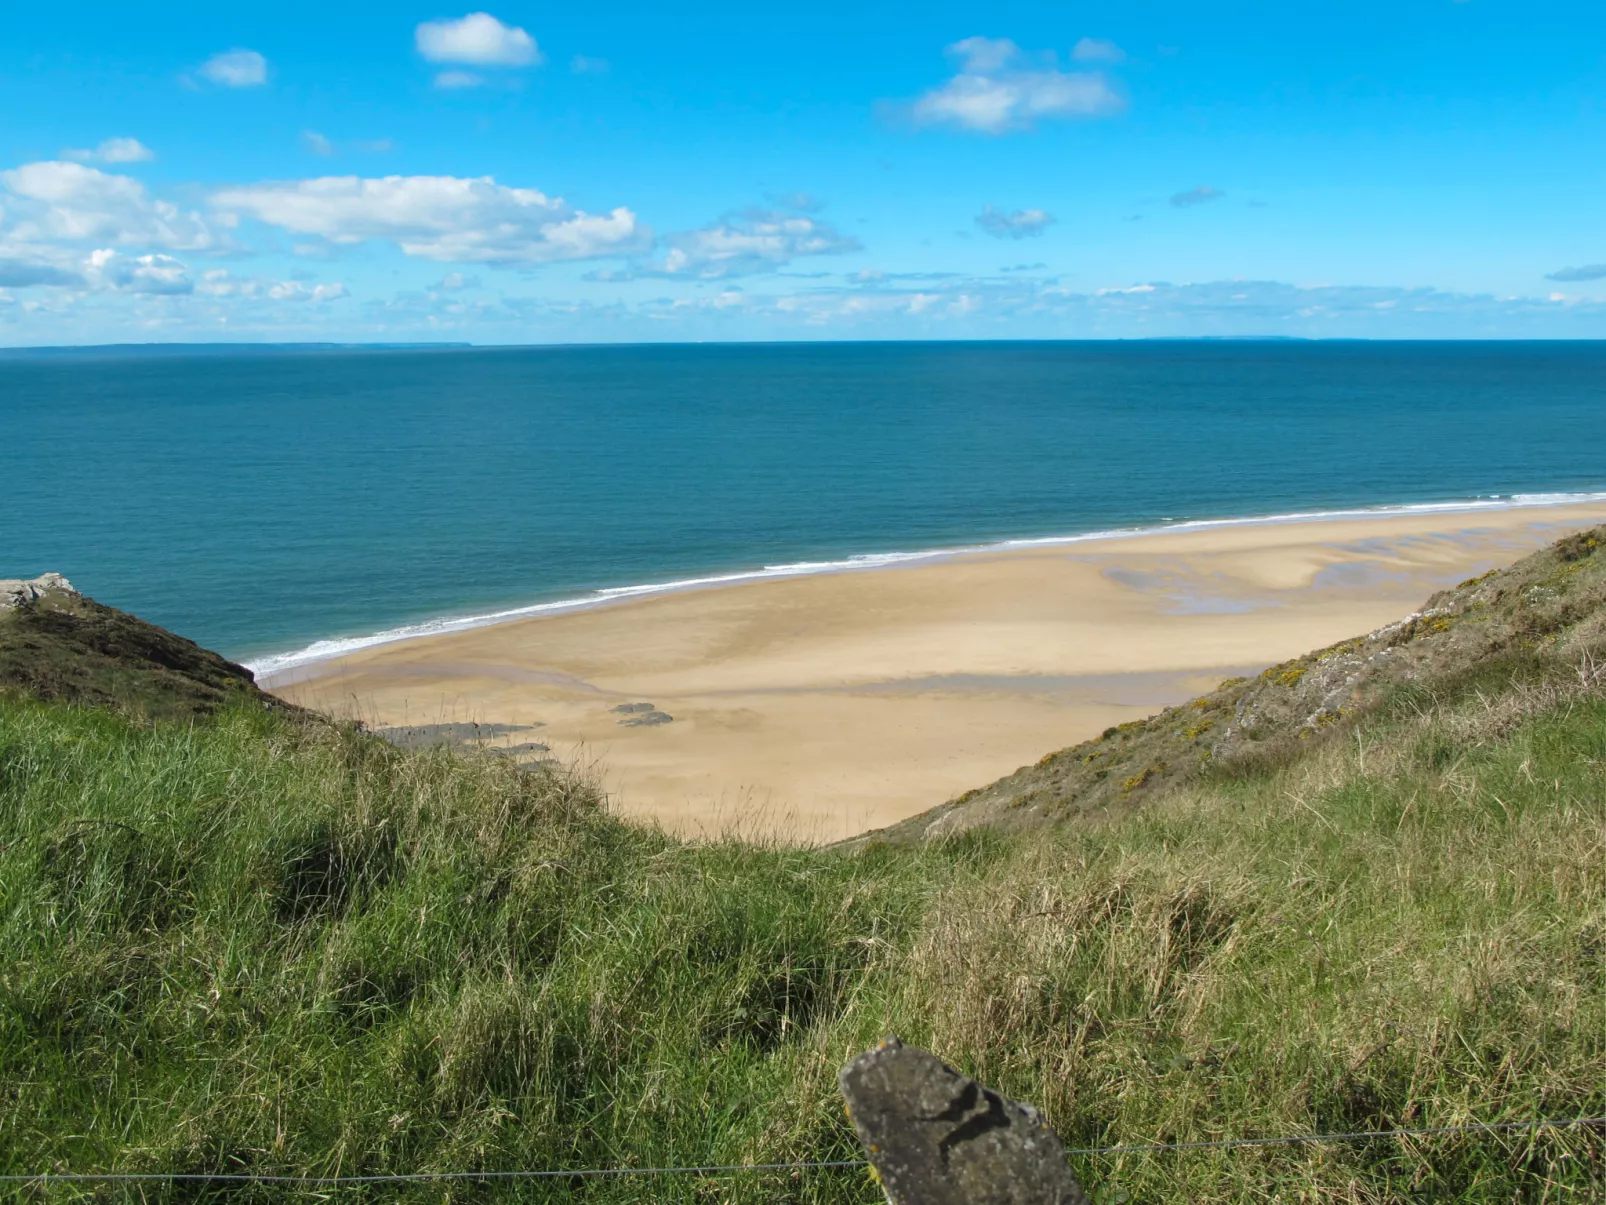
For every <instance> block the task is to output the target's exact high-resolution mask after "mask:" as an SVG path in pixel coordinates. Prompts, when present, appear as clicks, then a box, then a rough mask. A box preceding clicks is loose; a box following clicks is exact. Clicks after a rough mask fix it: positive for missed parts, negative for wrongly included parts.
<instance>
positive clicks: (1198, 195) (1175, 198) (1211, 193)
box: [1171, 184, 1227, 209]
mask: <svg viewBox="0 0 1606 1205" xmlns="http://www.w3.org/2000/svg"><path fill="white" fill-rule="evenodd" d="M1226 195H1227V194H1226V193H1224V192H1222V191H1221V190H1220V189H1219V188H1211V187H1210V185H1208V184H1201V185H1199V186H1198V187H1197V188H1190V189H1188V191H1187V192H1179V193H1173V194H1172V196H1171V204H1172V205H1173V206H1175V207H1176V208H1177V209H1192V208H1193V207H1194V206H1196V205H1207V204H1209V203H1210V202H1211V201H1219V200H1220V199H1221V198H1222V197H1224V196H1226Z"/></svg>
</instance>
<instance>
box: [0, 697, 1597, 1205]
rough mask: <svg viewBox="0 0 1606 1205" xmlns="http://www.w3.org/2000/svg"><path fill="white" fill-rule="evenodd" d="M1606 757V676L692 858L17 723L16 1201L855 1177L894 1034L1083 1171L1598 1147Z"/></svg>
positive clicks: (213, 752)
mask: <svg viewBox="0 0 1606 1205" xmlns="http://www.w3.org/2000/svg"><path fill="white" fill-rule="evenodd" d="M1485 685H1487V684H1485ZM1480 689H1482V688H1480ZM1603 763H1606V701H1603V699H1602V697H1601V693H1600V691H1599V688H1598V684H1597V683H1596V682H1595V681H1594V679H1592V678H1590V677H1589V675H1588V674H1586V675H1584V677H1583V678H1581V679H1579V680H1577V681H1576V682H1569V680H1567V679H1566V678H1565V677H1561V676H1558V677H1554V678H1551V679H1546V680H1542V681H1535V682H1533V683H1531V684H1529V685H1527V686H1518V687H1512V686H1510V685H1509V684H1506V683H1501V684H1499V686H1498V688H1496V687H1492V686H1490V687H1488V689H1487V690H1484V691H1483V693H1481V694H1480V693H1479V690H1473V689H1470V688H1469V690H1468V692H1467V693H1466V694H1465V696H1464V697H1462V698H1460V699H1459V701H1452V702H1440V701H1438V700H1434V699H1432V698H1423V697H1412V698H1405V697H1402V698H1401V700H1400V701H1399V702H1398V703H1397V705H1396V706H1394V707H1392V708H1390V709H1387V710H1386V711H1385V712H1384V713H1382V714H1381V715H1379V716H1378V717H1376V718H1374V719H1373V720H1371V721H1369V722H1367V723H1366V724H1364V725H1363V726H1361V727H1360V728H1357V729H1354V730H1350V731H1348V732H1343V733H1340V734H1338V736H1337V738H1336V739H1334V740H1332V741H1330V742H1326V743H1322V744H1319V746H1318V747H1316V748H1313V749H1311V750H1310V751H1309V753H1308V754H1307V755H1306V756H1304V757H1302V758H1300V759H1299V760H1297V761H1295V762H1293V763H1291V764H1287V765H1282V766H1275V767H1261V768H1258V769H1254V770H1248V771H1240V772H1239V773H1238V774H1237V775H1236V776H1234V775H1232V774H1229V773H1227V772H1225V771H1223V772H1219V773H1217V774H1216V775H1215V776H1213V777H1212V778H1211V779H1210V780H1209V781H1207V782H1203V783H1200V784H1197V785H1196V786H1194V787H1192V788H1190V789H1188V790H1187V791H1185V792H1181V793H1176V792H1174V793H1172V794H1170V795H1168V796H1165V797H1163V798H1161V799H1158V800H1156V801H1154V802H1153V803H1151V804H1149V805H1147V806H1146V807H1145V808H1144V809H1143V810H1141V811H1137V812H1132V813H1127V814H1125V815H1111V816H1109V817H1107V818H1103V819H1093V820H1089V821H1086V822H1081V823H1078V824H1075V825H1070V826H1066V827H1063V828H1061V829H1057V830H1045V831H1043V832H1041V833H1038V834H1035V835H1030V834H1028V835H1021V836H1017V837H1014V838H1011V839H1008V840H1005V839H1002V838H991V837H987V836H985V835H975V836H970V837H967V838H964V839H960V840H956V841H954V842H951V843H949V844H946V845H942V846H934V847H928V848H924V849H905V848H896V849H895V848H888V847H885V846H876V845H871V846H870V847H868V848H866V849H863V850H861V851H859V852H857V853H854V854H851V855H846V854H840V853H833V852H827V851H804V850H784V849H755V848H753V847H751V846H744V845H740V844H737V843H713V844H704V845H698V846H689V845H683V844H679V843H676V842H674V841H671V840H669V839H667V838H665V837H662V836H659V835H656V834H653V833H650V832H646V831H643V830H640V829H636V828H632V827H629V826H626V825H624V824H621V823H619V822H617V821H616V820H614V819H613V818H611V817H610V816H609V815H608V814H607V813H606V811H605V809H604V808H602V807H601V806H600V805H599V803H598V800H597V797H596V795H595V793H594V791H593V790H592V789H591V788H589V787H588V786H587V785H585V784H584V783H582V782H577V781H575V780H572V779H569V778H566V777H564V776H561V775H555V774H553V775H548V774H528V773H519V772H517V771H516V770H514V769H513V768H512V767H510V766H507V765H505V764H502V763H499V762H496V761H494V760H491V759H463V758H457V757H453V756H450V755H447V754H444V753H439V752H437V753H403V752H400V751H397V750H394V749H391V748H389V747H388V746H385V745H382V744H381V743H379V742H377V741H375V740H373V739H372V738H369V737H365V736H363V735H361V734H359V733H354V732H350V731H342V730H339V729H335V728H332V727H330V728H325V727H320V726H316V725H307V724H304V723H300V722H297V721H295V720H294V719H292V718H286V717H279V716H273V715H270V714H264V713H263V712H261V711H260V710H255V709H250V708H246V707H239V708H236V709H233V710H230V711H227V712H225V713H224V714H223V715H221V716H220V717H218V718H216V719H214V720H211V721H206V722H203V723H201V724H198V725H195V726H181V725H176V724H169V725H157V726H154V727H153V726H149V725H142V724H140V723H137V722H134V721H130V720H126V719H122V718H118V717H117V716H114V715H112V714H109V713H105V712H98V711H93V710H86V709H77V708H71V707H66V706H62V705H45V704H38V703H27V702H18V701H14V700H0V1172H13V1173H14V1172H31V1171H40V1170H89V1169H108V1168H117V1169H121V1170H130V1171H156V1170H173V1171H190V1172H195V1171H202V1172H204V1171H261V1172H288V1173H314V1174H326V1173H376V1172H411V1171H440V1170H455V1169H467V1168H473V1169H510V1168H552V1167H604V1166H621V1165H625V1166H630V1165H634V1166H642V1165H661V1164H707V1163H745V1162H754V1161H777V1160H794V1159H795V1160H806V1159H838V1158H853V1157H856V1156H857V1154H858V1151H857V1148H856V1144H855V1143H854V1140H853V1136H852V1133H851V1130H850V1129H849V1127H848V1125H847V1123H846V1121H845V1119H844V1118H843V1116H842V1112H841V1106H840V1102H839V1099H838V1097H837V1094H836V1086H835V1073H836V1070H837V1069H838V1068H839V1067H840V1066H841V1064H842V1063H843V1062H845V1061H846V1059H847V1058H848V1057H849V1056H850V1055H851V1054H853V1053H856V1052H857V1051H858V1050H860V1049H863V1048H864V1047H866V1046H868V1045H869V1044H871V1043H872V1042H873V1041H875V1040H876V1039H877V1038H879V1037H881V1036H883V1035H885V1034H887V1033H891V1032H896V1033H898V1034H899V1035H900V1036H902V1037H903V1038H904V1039H905V1040H906V1041H909V1042H912V1043H916V1044H920V1045H925V1046H929V1047H930V1048H932V1049H934V1050H936V1051H937V1052H938V1053H940V1054H942V1055H943V1056H944V1057H945V1058H947V1059H948V1060H949V1061H951V1062H954V1063H955V1064H957V1065H959V1066H961V1067H963V1068H964V1069H966V1070H968V1071H970V1072H972V1073H974V1074H976V1075H978V1076H980V1077H981V1078H982V1079H984V1080H985V1081H986V1082H988V1083H989V1084H991V1085H993V1086H996V1087H998V1088H999V1089H1001V1090H1003V1091H1005V1092H1007V1093H1009V1094H1011V1095H1014V1096H1017V1097H1019V1098H1021V1099H1025V1100H1028V1101H1031V1102H1033V1103H1035V1104H1038V1105H1040V1106H1042V1107H1043V1108H1044V1109H1045V1111H1046V1112H1047V1113H1048V1115H1049V1118H1050V1120H1051V1121H1052V1122H1053V1124H1054V1125H1055V1126H1056V1128H1058V1130H1059V1131H1060V1133H1061V1134H1062V1135H1063V1136H1064V1137H1065V1138H1066V1140H1067V1142H1068V1143H1069V1144H1071V1145H1074V1146H1084V1145H1088V1146H1091V1145H1105V1144H1111V1143H1117V1142H1122V1143H1127V1144H1136V1143H1145V1142H1153V1141H1166V1140H1194V1139H1207V1138H1217V1137H1230V1136H1258V1135H1271V1134H1287V1133H1299V1132H1306V1131H1310V1130H1329V1129H1340V1130H1347V1129H1355V1128H1363V1129H1371V1128H1385V1127H1393V1126H1438V1125H1453V1124H1457V1123H1461V1122H1466V1121H1502V1120H1510V1119H1526V1118H1533V1117H1537V1116H1571V1115H1580V1114H1590V1115H1601V1114H1606V789H1603V788H1606V770H1603ZM1603 1160H1606V1143H1603V1138H1602V1134H1601V1133H1600V1131H1595V1132H1593V1133H1590V1132H1586V1131H1572V1132H1561V1133H1542V1134H1474V1135H1457V1136H1445V1137H1434V1138H1424V1139H1419V1140H1412V1141H1409V1142H1401V1141H1396V1140H1377V1141H1371V1142H1366V1143H1360V1144H1352V1145H1340V1146H1305V1147H1267V1148H1256V1149H1250V1150H1237V1151H1196V1152H1181V1153H1170V1154H1161V1155H1145V1154H1128V1155H1123V1156H1102V1157H1099V1158H1095V1159H1087V1158H1081V1159H1078V1160H1077V1161H1076V1162H1077V1169H1078V1172H1079V1174H1080V1175H1081V1176H1082V1178H1083V1179H1084V1181H1085V1182H1086V1183H1087V1184H1088V1185H1089V1186H1090V1187H1091V1188H1092V1189H1093V1190H1094V1192H1095V1194H1096V1195H1097V1197H1098V1199H1100V1200H1103V1201H1108V1202H1117V1201H1122V1200H1128V1199H1130V1200H1134V1201H1138V1200H1141V1201H1175V1202H1178V1203H1179V1205H1180V1203H1182V1202H1188V1203H1190V1205H1191V1203H1195V1202H1246V1201H1272V1200H1276V1201H1299V1200H1313V1201H1314V1200H1322V1201H1357V1202H1363V1201H1364V1202H1372V1201H1407V1200H1410V1201H1420V1200H1455V1201H1467V1202H1491V1203H1492V1202H1496V1201H1500V1202H1509V1201H1512V1200H1522V1201H1581V1200H1586V1199H1597V1198H1598V1196H1599V1194H1600V1192H1601V1185H1602V1183H1603ZM288 1195H293V1194H292V1193H291V1192H290V1190H287V1189H283V1188H278V1189H266V1188H258V1189H245V1190H242V1189H239V1188H234V1187H230V1188H224V1187H222V1186H216V1185H214V1186H206V1185H195V1184H190V1185H187V1186H178V1187H173V1186H164V1185H162V1184H155V1185H146V1186H143V1187H142V1188H141V1189H140V1190H139V1191H138V1192H134V1191H132V1190H130V1191H129V1192H128V1193H125V1194H119V1193H117V1192H114V1191H110V1190H105V1189H102V1190H99V1191H98V1192H97V1191H95V1190H92V1189H87V1188H86V1189H81V1190H80V1189H76V1188H73V1187H70V1186H54V1187H51V1188H48V1189H42V1188H32V1189H27V1190H19V1196H21V1197H23V1198H25V1199H28V1200H47V1199H49V1200H67V1199H76V1198H78V1197H90V1196H95V1197H97V1199H102V1198H103V1199H135V1198H136V1197H137V1198H138V1199H141V1200H146V1199H150V1200H175V1201H177V1200H192V1199H200V1198H210V1197H222V1196H228V1197H230V1198H232V1199H242V1200H254V1199H258V1198H261V1199H266V1198H268V1197H282V1196H288ZM307 1195H311V1194H307ZM323 1195H328V1194H323ZM337 1195H338V1196H339V1197H340V1199H343V1200H354V1199H364V1200H368V1199H372V1200H384V1201H392V1200H399V1199H418V1200H439V1199H453V1200H491V1199H496V1200H507V1199H529V1200H568V1199H584V1200H586V1201H601V1202H607V1201H637V1200H643V1199H654V1200H664V1201H686V1202H725V1201H731V1202H736V1201H743V1202H745V1201H754V1202H757V1201H793V1202H828V1201H829V1202H852V1201H862V1202H867V1203H868V1202H873V1201H876V1200H878V1199H879V1190H878V1189H876V1188H875V1187H874V1186H873V1185H872V1184H871V1183H869V1182H868V1181H867V1179H866V1178H865V1177H864V1175H863V1173H862V1172H857V1171H849V1172H808V1173H801V1174H780V1173H754V1174H747V1175H745V1176H739V1177H736V1178H731V1179H715V1178H708V1179H704V1178H699V1177H679V1178H667V1179H658V1180H651V1181H646V1180H629V1181H588V1182H584V1183H582V1182H578V1181H562V1182H542V1183H534V1184H528V1183H527V1184H524V1185H522V1186H516V1187H514V1186H507V1185H502V1186H487V1185H482V1184H472V1183H471V1184H460V1185H456V1186H452V1187H444V1186H441V1185H430V1186H414V1187H411V1188H402V1189H397V1188H390V1187H386V1188H383V1189H380V1188H373V1189H359V1188H353V1189H343V1190H341V1191H340V1192H339V1193H338V1194H337Z"/></svg>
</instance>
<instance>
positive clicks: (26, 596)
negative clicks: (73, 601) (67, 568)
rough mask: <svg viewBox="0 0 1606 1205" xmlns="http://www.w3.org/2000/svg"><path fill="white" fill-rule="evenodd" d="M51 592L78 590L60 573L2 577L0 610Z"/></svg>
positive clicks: (72, 591) (0, 581) (19, 604)
mask: <svg viewBox="0 0 1606 1205" xmlns="http://www.w3.org/2000/svg"><path fill="white" fill-rule="evenodd" d="M51 593H56V594H77V593H78V591H76V590H74V589H73V588H72V583H71V582H69V581H68V580H67V579H66V578H64V577H62V576H61V574H59V573H41V574H40V575H39V576H38V577H34V578H21V577H0V611H4V610H7V609H8V608H11V607H20V606H22V604H23V603H29V602H33V601H34V600H36V599H40V598H43V597H44V596H45V595H47V594H51Z"/></svg>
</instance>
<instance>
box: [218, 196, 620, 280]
mask: <svg viewBox="0 0 1606 1205" xmlns="http://www.w3.org/2000/svg"><path fill="white" fill-rule="evenodd" d="M212 204H213V205H214V206H215V207H216V208H217V209H218V210H219V211H221V212H223V213H227V214H233V215H236V216H239V217H249V218H255V219H256V220H258V221H260V222H265V223H267V224H268V225H271V226H278V227H280V228H281V229H284V230H288V231H290V232H292V233H294V234H303V235H315V236H317V237H319V238H323V239H326V240H328V241H329V242H330V243H335V244H348V245H349V244H355V243H360V242H363V241H365V240H368V239H382V240H385V241H388V242H392V243H394V244H396V246H398V247H399V248H400V249H401V250H402V251H403V252H404V253H406V254H407V255H412V256H417V257H418V258H420V259H431V260H438V261H441V262H444V263H466V264H493V265H504V266H506V265H521V264H522V265H529V264H544V263H552V262H555V261H558V260H575V259H591V258H596V257H599V256H605V255H620V254H627V253H630V252H634V251H639V250H641V249H643V248H644V247H645V246H646V245H647V244H648V243H649V242H650V239H651V234H650V232H649V231H647V230H646V229H645V228H644V227H643V226H641V225H640V223H638V222H637V220H636V215H635V214H634V213H632V212H631V211H630V210H629V209H626V208H624V207H622V206H621V207H619V208H617V209H614V210H613V211H611V212H610V213H606V214H590V213H585V212H582V211H580V210H575V209H571V208H570V207H569V206H568V205H567V204H565V203H564V201H563V199H562V198H561V197H548V196H547V195H546V194H545V193H542V192H539V191H537V190H536V189H533V188H509V187H507V186H505V185H502V184H498V183H497V182H496V181H495V180H494V179H492V178H491V177H490V176H482V177H479V178H477V179H464V178H461V177H457V176H385V177H383V178H378V179H372V178H367V179H365V178H362V177H358V176H325V177H322V178H320V179H315V180H290V181H280V182H273V183H267V184H256V185H246V186H242V187H237V188H227V189H223V190H222V191H220V192H218V193H216V194H214V195H213V197H212Z"/></svg>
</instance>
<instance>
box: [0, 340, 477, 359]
mask: <svg viewBox="0 0 1606 1205" xmlns="http://www.w3.org/2000/svg"><path fill="white" fill-rule="evenodd" d="M473 347H474V344H472V343H85V344H59V345H51V346H44V347H0V359H15V360H27V359H34V358H40V359H58V358H65V357H69V356H84V357H95V358H102V357H105V358H115V357H118V356H125V357H129V358H134V357H154V356H239V355H264V354H280V353H286V354H293V353H296V352H316V351H325V352H352V351H464V350H471V349H473Z"/></svg>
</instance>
